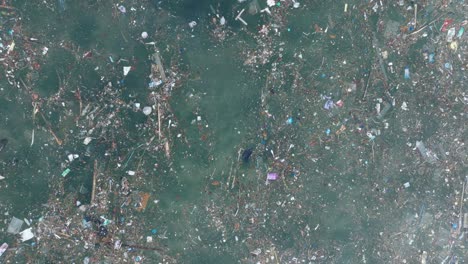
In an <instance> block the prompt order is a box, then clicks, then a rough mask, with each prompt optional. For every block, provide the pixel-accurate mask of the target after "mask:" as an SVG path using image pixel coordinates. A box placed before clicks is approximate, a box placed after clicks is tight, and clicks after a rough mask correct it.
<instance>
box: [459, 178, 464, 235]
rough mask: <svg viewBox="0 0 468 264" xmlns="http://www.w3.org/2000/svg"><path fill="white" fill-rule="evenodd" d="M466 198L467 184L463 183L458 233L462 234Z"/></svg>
mask: <svg viewBox="0 0 468 264" xmlns="http://www.w3.org/2000/svg"><path fill="white" fill-rule="evenodd" d="M464 196H465V182H463V191H462V195H461V201H460V213H459V214H460V216H459V219H458V232H460V231H461V230H462V229H463V227H462V223H463V200H464V198H465V197H464Z"/></svg>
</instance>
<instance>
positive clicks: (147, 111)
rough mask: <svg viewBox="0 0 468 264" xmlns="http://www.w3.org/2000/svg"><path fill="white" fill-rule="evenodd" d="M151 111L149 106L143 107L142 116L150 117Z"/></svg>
mask: <svg viewBox="0 0 468 264" xmlns="http://www.w3.org/2000/svg"><path fill="white" fill-rule="evenodd" d="M152 110H153V108H152V107H151V106H145V107H143V114H145V115H150V114H151V111H152Z"/></svg>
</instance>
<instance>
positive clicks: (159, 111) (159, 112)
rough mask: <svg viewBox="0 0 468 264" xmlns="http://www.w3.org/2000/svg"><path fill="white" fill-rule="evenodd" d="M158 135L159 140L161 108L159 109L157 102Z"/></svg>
mask: <svg viewBox="0 0 468 264" xmlns="http://www.w3.org/2000/svg"><path fill="white" fill-rule="evenodd" d="M158 135H159V140H161V110H160V109H159V103H158Z"/></svg>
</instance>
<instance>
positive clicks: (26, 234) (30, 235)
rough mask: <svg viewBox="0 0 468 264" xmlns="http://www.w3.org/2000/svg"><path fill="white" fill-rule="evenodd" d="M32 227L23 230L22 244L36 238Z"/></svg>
mask: <svg viewBox="0 0 468 264" xmlns="http://www.w3.org/2000/svg"><path fill="white" fill-rule="evenodd" d="M32 230H33V229H32V227H30V228H28V229H25V230H23V231H22V232H21V233H20V235H21V242H25V241H28V240H30V239H32V238H34V233H33V232H32Z"/></svg>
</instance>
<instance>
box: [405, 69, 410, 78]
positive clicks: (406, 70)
mask: <svg viewBox="0 0 468 264" xmlns="http://www.w3.org/2000/svg"><path fill="white" fill-rule="evenodd" d="M405 79H406V80H409V79H410V71H409V67H408V66H406V67H405Z"/></svg>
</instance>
